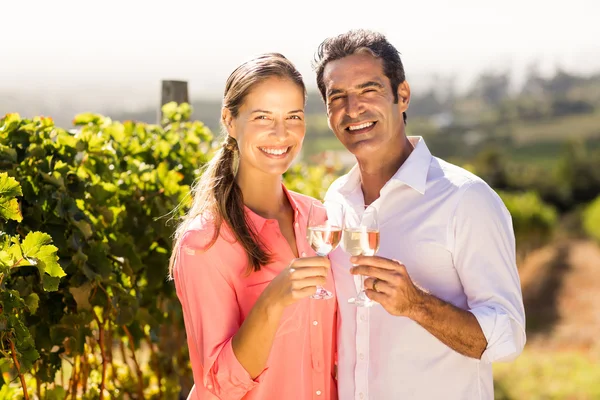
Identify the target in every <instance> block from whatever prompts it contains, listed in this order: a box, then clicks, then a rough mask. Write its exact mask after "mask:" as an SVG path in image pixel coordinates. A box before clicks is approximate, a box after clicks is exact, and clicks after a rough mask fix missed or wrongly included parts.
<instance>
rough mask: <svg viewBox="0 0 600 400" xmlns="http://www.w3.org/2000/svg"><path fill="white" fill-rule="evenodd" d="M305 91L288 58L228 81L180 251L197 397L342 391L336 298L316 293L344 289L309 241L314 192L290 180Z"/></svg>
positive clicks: (174, 270) (244, 68) (263, 59)
mask: <svg viewBox="0 0 600 400" xmlns="http://www.w3.org/2000/svg"><path fill="white" fill-rule="evenodd" d="M305 96H306V92H305V87H304V83H303V81H302V77H301V76H300V74H299V73H298V71H297V70H296V68H295V67H294V66H293V65H292V64H291V63H290V62H289V61H288V60H287V59H286V58H285V57H283V56H282V55H280V54H266V55H263V56H260V57H257V58H255V59H252V60H249V61H247V62H245V63H243V64H242V65H240V66H239V67H238V68H237V69H236V70H235V71H234V72H233V73H232V74H231V76H230V77H229V79H228V80H227V84H226V87H225V95H224V98H223V109H222V115H221V116H222V119H221V122H222V126H223V133H224V135H225V140H224V142H223V147H222V149H220V150H219V151H218V152H217V154H216V155H215V157H214V159H213V160H212V161H211V162H210V163H209V166H208V168H207V170H206V171H205V172H204V174H203V176H202V178H201V179H200V180H199V181H198V183H197V184H196V185H195V187H194V189H193V190H192V195H193V198H194V202H193V204H192V207H191V209H190V210H189V212H188V214H187V215H186V216H185V217H184V219H183V220H182V221H181V224H180V226H179V227H178V229H177V232H176V235H175V239H176V241H175V245H174V248H173V253H172V256H171V274H172V277H173V279H174V280H175V286H176V289H177V296H178V297H179V300H180V301H181V305H182V308H183V313H184V321H185V328H186V332H187V341H188V346H189V353H190V359H191V364H192V370H193V373H194V383H195V386H194V389H193V391H192V393H191V395H190V398H191V399H216V398H219V399H241V398H243V399H266V400H269V399H282V398H283V399H288V398H289V399H292V398H293V399H312V398H314V396H315V395H316V396H320V397H319V398H323V399H337V391H336V385H335V381H334V379H333V370H334V355H335V348H336V344H335V340H336V335H335V334H334V329H335V322H336V319H335V314H336V300H335V297H332V298H329V299H320V300H316V299H310V298H309V297H310V296H312V295H313V294H315V293H316V289H317V287H318V286H325V288H327V289H328V290H329V291H330V292H333V291H334V290H333V280H332V278H331V274H330V273H329V260H328V259H327V258H326V257H317V256H316V255H315V253H314V251H313V250H312V249H311V247H310V245H309V244H308V242H307V241H306V233H307V232H306V231H307V229H306V226H307V218H308V214H309V209H310V205H311V203H312V201H313V199H311V198H309V197H306V196H302V195H300V194H297V193H294V192H291V191H288V190H287V189H286V188H285V187H284V186H283V184H282V174H283V173H284V172H286V171H287V169H288V168H289V167H290V165H291V164H292V162H293V160H294V158H295V157H296V156H297V155H298V153H299V152H300V149H301V148H302V141H303V140H304V134H305V131H306V124H305V121H304V103H305ZM322 217H323V220H324V218H325V215H323V216H322ZM318 218H320V216H319V215H317V219H318ZM299 257H301V258H299Z"/></svg>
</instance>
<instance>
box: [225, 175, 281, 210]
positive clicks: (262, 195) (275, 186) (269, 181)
mask: <svg viewBox="0 0 600 400" xmlns="http://www.w3.org/2000/svg"><path fill="white" fill-rule="evenodd" d="M249 175H250V174H245V173H244V171H243V170H242V169H241V168H240V170H239V171H238V174H237V176H236V181H237V184H238V185H239V187H240V189H241V191H242V195H243V196H244V204H245V205H246V207H248V208H249V209H251V210H252V211H254V212H255V213H256V214H258V215H260V216H261V217H263V218H266V219H278V216H280V215H281V214H282V213H285V212H286V211H287V210H288V209H289V201H288V199H287V196H286V195H285V192H284V191H283V187H282V183H281V176H273V175H267V174H252V176H249Z"/></svg>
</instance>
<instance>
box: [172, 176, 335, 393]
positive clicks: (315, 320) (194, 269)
mask: <svg viewBox="0 0 600 400" xmlns="http://www.w3.org/2000/svg"><path fill="white" fill-rule="evenodd" d="M284 190H285V192H286V194H287V196H288V198H289V200H290V203H291V204H292V207H293V209H294V231H295V234H296V246H297V249H298V254H300V256H314V255H315V253H314V252H313V250H312V249H311V247H310V246H309V244H308V242H307V240H306V221H307V217H308V211H309V209H310V203H311V201H313V199H312V198H310V197H306V196H303V195H300V194H297V193H294V192H290V191H287V190H286V189H285V188H284ZM245 211H246V215H247V217H248V219H249V220H250V221H251V223H252V224H254V227H255V228H256V231H257V232H258V233H259V234H260V237H261V238H262V240H263V243H264V244H265V245H266V246H267V248H268V249H269V250H270V252H271V254H272V260H273V261H272V262H271V263H270V264H268V265H264V266H262V268H261V270H260V271H259V272H252V273H250V274H248V273H247V271H248V262H247V258H246V254H245V253H244V250H243V248H242V247H241V246H240V245H239V244H238V243H236V242H235V240H234V239H233V235H232V233H231V231H230V230H229V228H228V227H227V226H226V225H225V224H223V226H222V228H221V234H220V235H219V237H218V238H217V240H216V242H215V243H214V244H213V246H212V247H210V248H209V249H206V245H207V244H208V243H209V241H210V239H211V238H212V234H213V232H214V226H213V225H212V223H211V222H210V221H208V220H206V219H203V218H200V217H199V218H196V220H194V221H193V223H192V225H191V227H190V229H188V231H187V232H186V233H185V234H184V236H183V240H182V243H181V246H180V248H179V249H177V251H178V256H177V262H176V264H175V267H174V271H173V275H174V280H175V286H176V289H177V296H178V297H179V300H180V302H181V305H182V308H183V315H184V321H185V329H186V333H187V343H188V347H189V353H190V360H191V363H192V370H193V373H194V388H193V389H192V391H191V393H190V396H189V399H193V400H200V399H203V400H204V399H260V400H269V399H273V400H275V399H277V400H281V399H294V400H296V399H298V400H304V399H337V388H336V381H335V379H334V364H335V360H334V359H335V352H336V313H337V306H336V299H335V298H332V299H328V300H313V299H310V298H305V299H303V300H301V301H299V302H297V303H295V304H293V305H291V306H289V307H287V308H286V309H285V311H284V313H283V317H282V319H281V322H280V325H279V329H278V330H277V334H276V337H275V340H274V343H273V347H272V349H271V352H270V355H269V359H268V361H267V365H266V368H265V369H264V371H263V372H262V373H261V374H260V375H259V376H258V377H257V378H256V379H254V380H253V379H252V378H251V377H250V375H249V374H248V372H247V371H246V370H245V369H244V368H243V367H242V365H241V364H240V363H239V361H238V360H237V358H236V357H235V355H234V353H233V350H232V347H231V340H232V338H233V336H234V334H235V333H236V332H237V331H238V329H239V328H240V326H241V324H242V322H243V321H244V319H245V318H246V316H247V315H248V314H249V312H250V310H251V309H252V307H253V305H254V303H255V302H256V300H257V299H258V297H259V296H260V294H261V293H262V291H263V290H264V289H265V287H266V286H267V285H268V284H269V283H270V282H271V280H272V279H273V278H274V277H275V276H277V275H278V274H279V273H280V272H281V271H282V270H283V269H284V268H286V267H287V266H288V265H289V264H290V262H291V261H292V260H293V259H294V258H295V257H294V254H293V253H292V250H291V249H290V247H289V244H288V242H287V241H286V239H285V237H284V236H283V235H282V233H281V231H280V229H279V224H278V222H277V220H268V219H264V218H262V217H260V216H258V215H257V214H255V213H254V212H252V211H251V210H250V209H248V208H247V207H246V208H245ZM325 287H326V288H327V289H328V290H329V291H330V292H332V293H334V294H335V290H334V287H333V278H332V275H331V273H330V274H329V275H328V276H327V284H326V286H325Z"/></svg>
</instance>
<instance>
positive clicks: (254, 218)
mask: <svg viewBox="0 0 600 400" xmlns="http://www.w3.org/2000/svg"><path fill="white" fill-rule="evenodd" d="M281 187H282V188H283V192H284V193H285V195H286V196H287V198H288V200H289V201H290V205H291V206H292V210H294V222H296V221H298V219H299V217H300V216H301V215H302V210H301V208H300V207H299V206H298V202H297V201H296V199H295V198H294V194H293V192H290V191H289V190H287V188H286V187H285V185H283V184H282V185H281ZM244 211H245V212H246V220H250V222H252V224H253V225H254V228H255V229H256V232H257V233H260V231H262V229H263V227H264V226H265V223H266V222H267V221H271V220H270V219H267V218H264V217H261V216H260V215H258V214H257V213H255V212H254V211H252V210H251V209H249V208H248V207H247V206H246V205H244ZM273 221H274V220H273Z"/></svg>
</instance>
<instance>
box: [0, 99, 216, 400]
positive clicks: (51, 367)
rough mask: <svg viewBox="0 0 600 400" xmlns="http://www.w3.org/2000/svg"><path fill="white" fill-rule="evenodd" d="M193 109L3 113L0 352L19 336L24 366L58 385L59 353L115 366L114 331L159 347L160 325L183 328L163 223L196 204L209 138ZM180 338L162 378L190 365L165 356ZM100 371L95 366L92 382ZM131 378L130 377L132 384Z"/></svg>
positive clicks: (168, 230)
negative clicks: (65, 121) (160, 119)
mask: <svg viewBox="0 0 600 400" xmlns="http://www.w3.org/2000/svg"><path fill="white" fill-rule="evenodd" d="M190 113H191V109H190V107H189V106H188V105H181V106H177V105H176V104H168V105H166V106H165V116H166V121H165V126H164V128H163V127H161V126H157V125H148V124H139V123H135V122H131V121H127V122H123V123H121V122H114V121H112V120H110V119H109V118H105V117H103V116H101V115H96V114H91V113H87V114H81V115H78V116H76V117H75V119H74V120H73V123H74V125H75V126H76V127H77V129H75V130H73V131H72V132H67V131H65V130H63V129H60V128H58V127H56V126H54V124H53V122H52V120H51V119H50V118H43V117H35V118H33V119H32V120H27V119H22V118H21V117H20V116H19V115H18V114H9V115H7V116H5V117H4V118H2V119H0V167H1V168H2V170H3V171H6V172H3V173H2V174H0V216H1V217H2V218H0V231H1V232H2V234H1V236H0V268H1V270H0V274H1V275H0V276H1V277H2V281H1V285H2V286H1V288H2V290H1V295H0V298H1V301H2V313H1V314H0V329H1V330H0V335H1V339H2V341H1V351H2V356H3V357H6V358H7V359H11V360H12V353H11V351H10V342H13V343H14V345H15V346H16V354H15V355H16V359H17V361H18V362H19V364H20V367H21V368H20V372H22V373H26V372H29V371H31V372H33V373H34V374H35V375H36V377H37V379H38V380H39V381H40V382H42V383H43V382H53V381H54V380H55V376H56V372H57V370H58V369H60V368H61V365H62V362H61V359H69V360H71V362H73V363H76V362H82V361H81V360H82V359H85V360H88V359H89V360H88V361H87V364H89V365H95V368H96V369H97V370H102V364H106V363H109V362H110V363H112V364H114V362H113V360H111V359H109V358H108V357H106V352H108V351H111V350H110V349H108V347H111V346H110V342H108V341H107V340H106V338H107V337H112V338H113V339H115V338H120V340H124V341H126V342H127V343H128V344H129V343H130V341H132V342H131V344H132V346H133V347H134V348H135V349H139V348H140V346H141V344H142V342H144V343H145V344H146V346H150V347H151V348H154V349H157V348H158V346H157V343H158V342H159V341H160V340H161V338H162V339H164V337H165V335H166V336H168V335H167V334H166V333H165V332H164V331H163V332H161V326H163V325H165V324H166V325H171V324H172V325H175V326H181V327H183V324H182V321H181V313H180V310H179V308H178V304H177V303H176V301H175V296H174V290H173V285H172V284H170V283H168V282H166V277H167V266H168V258H169V255H170V249H171V245H172V243H171V235H172V232H173V224H167V222H168V220H169V218H168V217H169V216H171V215H170V214H169V213H170V212H172V210H173V209H175V208H176V206H177V205H179V204H183V205H184V206H185V205H186V204H187V203H188V202H189V198H188V192H189V186H190V185H191V183H192V182H193V181H194V179H195V178H196V177H197V176H198V173H199V169H200V167H201V166H202V165H203V164H204V163H206V162H207V161H208V159H209V158H210V156H211V154H212V150H211V149H212V147H211V143H212V139H213V137H212V134H211V132H210V131H209V130H208V129H206V128H205V127H204V125H203V124H202V123H201V122H197V121H196V122H187V121H186V120H187V117H188V116H189V114H190ZM16 197H19V198H20V202H19V201H18V200H17V199H16ZM182 212H183V209H179V211H178V212H177V213H175V214H174V215H172V216H173V217H175V218H176V217H178V215H179V214H178V213H182ZM125 332H128V334H125ZM129 335H130V337H129ZM125 338H127V339H125ZM100 346H103V347H104V348H105V349H104V351H105V354H104V356H105V357H103V355H102V354H101V352H100V348H99V347H100ZM153 346H154V347H153ZM176 346H177V349H176V351H173V352H172V353H170V354H167V353H162V352H155V353H156V354H154V356H153V357H154V360H155V363H154V365H153V368H152V369H154V370H155V371H154V374H155V375H156V374H158V375H159V376H162V377H163V381H162V382H156V383H155V386H157V385H159V384H160V385H163V386H164V385H165V384H166V383H167V382H171V383H172V384H173V385H175V387H177V386H178V381H177V379H176V378H174V377H176V376H177V375H178V373H179V372H180V371H186V370H187V368H188V365H187V362H184V359H185V358H181V360H180V361H181V362H175V363H174V364H173V363H171V365H168V363H167V360H172V359H174V357H175V358H176V357H177V356H178V355H179V353H184V352H185V345H184V343H183V342H179V343H176ZM78 360H79V361H78ZM34 363H35V365H36V368H35V371H33V370H32V366H33V365H34ZM163 364H164V365H163ZM113 366H114V365H113ZM114 369H115V370H116V369H117V367H114ZM127 369H128V368H127ZM159 369H160V370H162V371H159ZM14 372H15V370H14V369H13V373H14ZM113 372H114V371H112V369H108V372H107V373H106V374H105V378H104V380H105V382H106V385H105V389H106V390H107V391H109V392H110V391H111V390H113V389H114V390H116V389H117V386H116V385H119V383H114V382H109V379H108V378H109V377H111V376H112V375H113ZM146 372H152V371H146ZM79 373H81V371H79ZM101 375H102V374H99V375H98V374H91V375H90V379H92V380H94V379H95V382H93V385H95V386H96V387H99V383H100V381H101V380H102V377H101ZM131 375H133V376H130V377H129V378H128V379H125V378H123V379H124V380H125V381H131V382H135V381H136V379H135V378H134V376H135V374H133V373H132V374H131ZM89 384H90V385H91V384H92V382H90V383H89ZM143 385H145V383H144V382H142V387H143ZM111 387H112V388H113V389H111ZM7 390H8V389H7ZM136 390H137V386H135V388H134V391H136ZM163 390H164V389H163ZM53 395H58V396H59V397H60V394H57V393H54V394H53ZM48 396H50V392H48ZM120 396H121V397H122V396H123V394H121V395H120ZM63 397H64V396H63ZM117 397H119V396H117ZM61 398H62V397H61Z"/></svg>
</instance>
